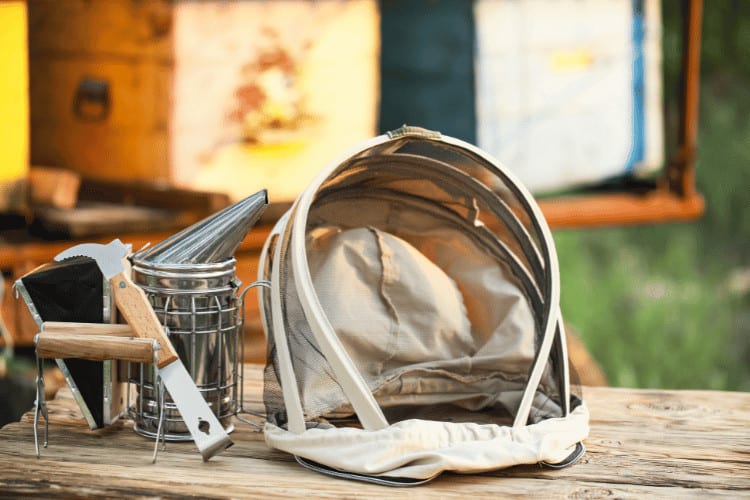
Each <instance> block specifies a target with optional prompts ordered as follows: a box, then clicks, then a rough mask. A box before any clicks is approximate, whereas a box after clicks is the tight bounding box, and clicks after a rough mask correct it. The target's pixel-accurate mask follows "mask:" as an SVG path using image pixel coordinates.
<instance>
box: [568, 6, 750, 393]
mask: <svg viewBox="0 0 750 500" xmlns="http://www.w3.org/2000/svg"><path fill="white" fill-rule="evenodd" d="M662 9H663V11H662V15H663V20H664V31H663V39H662V44H663V55H664V60H663V62H664V101H665V110H666V113H665V116H666V118H667V122H666V129H667V135H668V136H669V135H670V134H672V135H674V133H675V132H674V130H675V127H676V126H677V124H676V121H675V120H674V116H675V110H676V109H677V106H678V95H677V89H676V87H675V85H674V84H673V83H671V82H674V81H675V79H676V77H677V74H678V72H679V65H680V50H679V47H680V45H681V41H680V36H681V35H680V29H681V28H680V22H681V21H680V5H679V2H675V1H664V2H662ZM670 117H671V120H670ZM699 123H700V125H699V137H698V162H697V172H696V176H697V180H696V182H697V187H698V190H699V191H700V192H701V193H703V195H704V196H705V199H706V211H705V214H704V215H703V217H702V218H701V219H700V220H698V221H695V222H690V223H679V224H659V225H642V226H636V227H623V228H611V229H595V230H584V231H557V232H555V240H556V243H557V248H558V253H559V256H560V261H561V273H562V290H563V291H562V308H563V314H564V316H565V318H566V321H568V322H569V323H570V324H571V325H573V327H574V328H575V329H576V331H577V332H578V333H579V334H580V335H581V337H582V338H583V340H584V342H585V343H586V345H587V346H588V348H589V350H590V351H591V353H592V354H593V356H594V358H595V359H596V360H597V361H598V362H599V364H600V365H601V367H602V369H603V370H604V371H605V373H606V374H607V377H608V379H609V383H610V384H611V385H615V386H628V387H661V388H670V389H686V388H691V389H722V390H740V391H747V390H750V195H749V194H748V187H750V183H749V182H748V174H750V2H745V1H742V0H719V1H712V2H706V3H705V8H704V19H703V42H702V50H701V87H700V115H699ZM667 145H668V146H669V143H668V144H667ZM672 147H674V146H673V145H672Z"/></svg>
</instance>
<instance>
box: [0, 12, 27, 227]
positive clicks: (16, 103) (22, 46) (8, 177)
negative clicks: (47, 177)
mask: <svg viewBox="0 0 750 500" xmlns="http://www.w3.org/2000/svg"><path fill="white" fill-rule="evenodd" d="M27 62H28V60H27V48H26V2H25V1H21V0H19V1H3V0H0V211H2V212H8V211H16V210H18V209H20V208H22V207H23V206H24V204H25V203H24V200H25V197H26V178H27V175H28V165H29V161H28V160H29V99H28V65H27Z"/></svg>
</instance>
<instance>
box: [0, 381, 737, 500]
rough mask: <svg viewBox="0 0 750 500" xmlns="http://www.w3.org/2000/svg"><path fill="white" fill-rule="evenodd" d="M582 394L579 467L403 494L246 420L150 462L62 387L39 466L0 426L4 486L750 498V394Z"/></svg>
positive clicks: (148, 492)
mask: <svg viewBox="0 0 750 500" xmlns="http://www.w3.org/2000/svg"><path fill="white" fill-rule="evenodd" d="M245 377H246V378H245V380H246V383H245V389H246V391H245V394H246V400H247V401H246V407H249V408H252V409H253V410H262V405H261V402H260V399H261V380H262V379H261V368H260V367H258V366H248V367H247V369H246V372H245ZM584 394H585V397H586V401H587V403H588V404H589V406H590V408H591V414H592V430H591V436H590V437H589V439H588V440H587V441H586V445H587V447H588V449H589V451H588V452H587V454H586V455H585V457H584V459H583V460H582V461H581V462H580V463H578V464H576V465H575V466H573V467H570V468H567V469H563V470H549V469H543V468H541V467H538V466H521V467H514V468H511V469H507V470H503V471H496V472H492V473H487V474H481V475H467V476H462V475H454V474H445V475H444V476H443V477H441V478H439V479H437V480H436V481H435V482H433V483H430V484H428V485H425V486H422V487H419V488H416V489H408V490H399V489H392V488H386V487H381V486H375V485H368V484H362V483H358V482H353V481H342V480H336V479H332V478H329V477H326V476H323V475H320V474H317V473H313V472H310V471H307V470H305V469H304V468H302V467H300V466H299V465H298V464H296V463H295V462H294V460H293V458H292V457H291V456H289V455H287V454H285V453H281V452H278V451H275V450H270V449H268V448H267V447H266V445H265V443H264V441H263V436H262V433H261V432H259V431H258V430H257V429H256V428H255V427H253V426H251V425H248V424H245V423H242V422H236V423H235V431H234V433H233V434H232V439H233V440H234V441H235V446H233V447H232V448H230V449H228V450H227V451H226V452H224V453H222V454H221V455H219V456H217V457H214V458H213V459H212V460H211V461H209V462H206V463H204V462H201V460H200V457H199V454H198V453H196V450H195V447H194V446H193V445H192V443H168V444H167V450H166V451H164V452H161V453H160V454H159V459H158V462H157V464H155V465H152V464H151V463H150V458H151V452H152V450H153V442H152V441H151V440H149V439H145V438H143V437H141V436H138V435H136V434H135V433H134V432H133V431H132V429H131V425H132V423H131V422H130V421H121V422H118V423H117V424H115V425H112V426H110V427H107V428H105V429H100V430H97V431H90V430H88V428H87V427H86V425H85V424H84V422H83V420H82V419H81V417H80V414H79V412H78V409H77V407H76V406H75V403H74V402H73V400H72V399H71V396H70V393H69V391H67V390H63V391H60V395H59V397H58V398H57V399H56V400H55V401H52V402H50V404H49V409H50V420H51V424H50V446H49V448H47V449H43V450H42V457H41V458H40V459H37V458H36V457H35V456H34V446H33V434H32V426H31V415H30V414H27V415H25V416H24V418H23V419H22V421H21V422H18V423H13V424H10V425H7V426H6V427H4V428H3V429H2V430H0V460H1V461H2V462H3V463H4V465H3V467H2V468H0V491H2V492H3V493H7V494H13V495H37V496H56V495H60V496H98V497H99V496H104V497H122V496H128V497H141V496H143V497H147V496H160V497H164V498H172V497H176V496H180V497H181V496H188V495H190V496H200V497H254V496H255V497H260V496H262V497H264V498H269V497H270V498H273V497H301V496H309V497H316V498H320V497H322V498H330V497H355V496H357V497H375V496H377V497H383V496H385V497H401V496H407V495H408V496H416V497H422V496H430V497H434V496H439V497H441V498H458V497H465V496H467V495H472V496H490V495H492V496H502V497H510V498H516V497H523V496H528V495H534V496H537V497H558V496H575V497H586V498H589V497H622V498H644V497H649V498H650V497H661V498H676V497H679V498H691V497H703V496H706V495H709V496H725V497H730V498H737V497H740V496H750V446H748V432H747V430H746V424H747V421H748V418H749V417H750V406H749V405H748V403H749V402H750V394H741V393H718V392H709V391H677V392H676V391H643V390H629V389H611V388H597V389H593V388H591V389H590V388H585V389H584ZM253 418H254V419H255V420H258V421H260V420H259V419H257V418H256V417H253ZM710 426H714V427H713V429H709V427H710ZM707 430H708V431H710V432H707Z"/></svg>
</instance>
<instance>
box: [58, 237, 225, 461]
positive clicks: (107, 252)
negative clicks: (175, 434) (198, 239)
mask: <svg viewBox="0 0 750 500" xmlns="http://www.w3.org/2000/svg"><path fill="white" fill-rule="evenodd" d="M130 251H131V248H130V245H124V244H123V243H122V242H121V241H120V240H119V239H115V240H113V241H112V242H110V243H109V244H107V245H102V244H96V243H85V244H82V245H76V246H74V247H71V248H69V249H67V250H65V251H63V252H61V253H60V254H58V255H57V256H56V257H55V260H57V261H60V260H63V259H66V258H70V257H75V256H86V257H90V258H92V259H94V260H95V261H96V263H97V264H98V266H99V269H100V270H101V272H102V274H103V275H104V277H105V278H106V279H107V280H108V281H109V283H110V285H111V287H112V295H113V296H114V299H115V304H116V306H117V309H118V310H119V311H120V313H121V314H122V316H123V317H124V318H125V321H126V322H127V323H128V324H129V325H130V327H131V328H132V329H133V331H134V332H135V333H136V335H137V336H138V337H141V338H151V339H155V340H157V341H158V342H159V345H160V347H161V348H160V349H159V351H158V359H157V362H156V366H157V368H158V374H159V377H160V378H161V380H162V381H163V383H164V386H165V387H166V389H167V390H168V391H169V394H170V395H171V397H172V400H173V401H174V403H175V405H176V406H177V408H178V410H179V412H180V414H181V415H182V418H183V420H184V421H185V425H186V426H187V428H188V430H189V432H190V435H191V436H192V437H193V440H194V441H195V444H196V446H197V447H198V450H199V451H200V453H201V455H202V456H203V460H208V459H210V458H211V457H212V456H214V455H215V454H216V453H218V452H220V451H222V450H224V449H225V448H228V447H229V446H231V445H232V444H233V443H232V440H231V439H230V438H229V435H228V434H227V432H226V431H225V430H224V428H223V427H222V426H221V424H220V423H219V420H218V419H217V417H216V415H215V414H214V413H213V412H212V411H211V408H210V407H209V406H208V404H207V403H206V401H205V399H203V397H202V396H201V394H200V392H199V391H198V388H197V387H196V385H195V382H194V380H193V379H192V377H191V376H190V374H189V373H188V371H187V370H186V369H185V366H184V365H183V364H182V361H180V359H179V357H178V356H177V353H176V351H175V350H174V347H173V346H172V344H171V342H170V341H169V338H168V337H167V335H166V333H165V332H164V330H163V328H162V325H161V324H160V323H159V320H158V318H157V317H156V314H155V313H154V311H153V309H152V308H151V305H150V304H149V302H148V299H147V298H146V295H145V294H144V292H143V290H141V289H140V288H139V287H138V286H137V285H135V284H134V283H133V282H132V280H131V279H130V276H129V271H126V264H127V261H126V257H127V256H128V254H130Z"/></svg>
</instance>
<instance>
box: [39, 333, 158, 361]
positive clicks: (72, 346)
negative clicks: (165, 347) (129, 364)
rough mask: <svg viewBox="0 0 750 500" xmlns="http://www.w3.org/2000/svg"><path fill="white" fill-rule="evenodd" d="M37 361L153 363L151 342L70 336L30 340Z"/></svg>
mask: <svg viewBox="0 0 750 500" xmlns="http://www.w3.org/2000/svg"><path fill="white" fill-rule="evenodd" d="M34 341H35V343H36V354H37V356H38V357H39V358H43V359H51V358H79V359H88V360H91V361H105V360H110V359H122V360H125V361H134V362H137V363H153V361H154V348H155V345H154V344H155V341H154V340H152V339H143V338H138V337H109V336H105V335H77V334H72V333H66V334H60V333H47V332H41V333H38V334H37V335H36V337H35V339H34Z"/></svg>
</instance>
